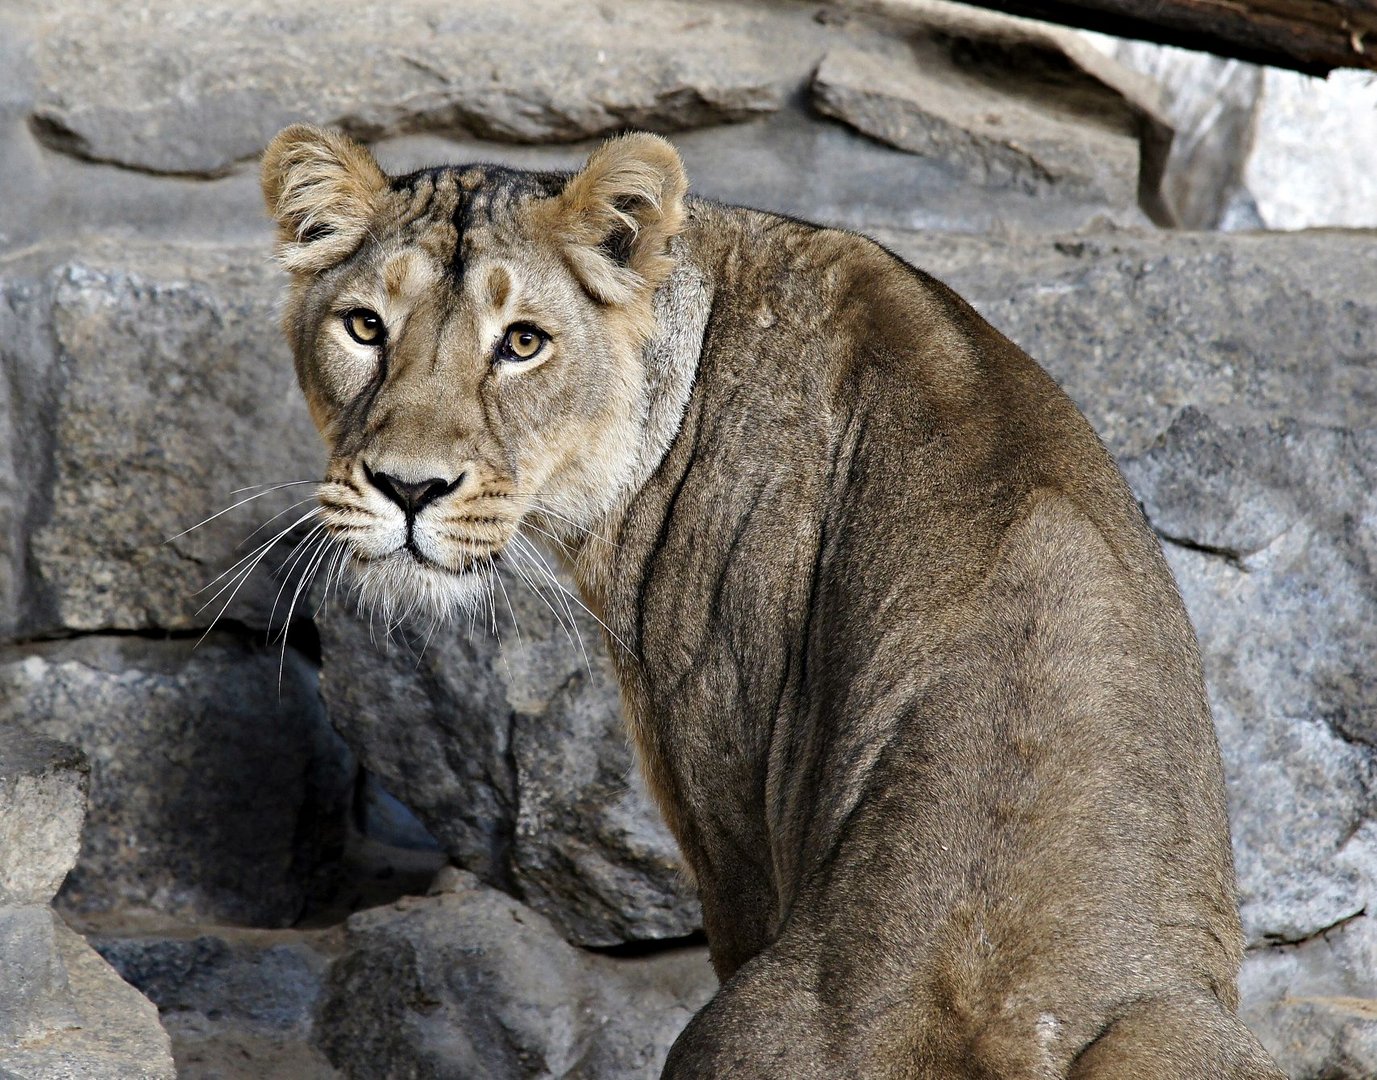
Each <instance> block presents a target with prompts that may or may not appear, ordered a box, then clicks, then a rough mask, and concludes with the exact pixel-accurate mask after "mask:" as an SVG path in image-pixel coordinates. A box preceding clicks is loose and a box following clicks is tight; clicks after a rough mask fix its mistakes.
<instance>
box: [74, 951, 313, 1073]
mask: <svg viewBox="0 0 1377 1080" xmlns="http://www.w3.org/2000/svg"><path fill="white" fill-rule="evenodd" d="M333 936H334V935H333V934H330V933H327V932H303V931H297V930H243V929H237V928H232V927H204V928H196V927H190V926H175V925H165V926H152V927H145V928H140V929H139V930H138V931H136V932H133V933H128V934H119V933H116V934H105V933H101V932H100V931H97V932H96V933H94V934H92V935H89V937H88V939H89V940H90V942H91V944H92V945H93V946H94V947H95V948H96V950H97V951H98V952H99V953H100V954H101V955H102V956H103V957H104V958H105V959H106V960H107V961H109V963H110V964H111V965H112V966H113V967H114V968H115V970H116V971H118V972H119V973H120V975H121V976H122V977H123V978H124V979H125V980H127V981H128V982H129V983H131V984H132V985H133V986H135V987H137V988H138V989H139V990H140V991H142V992H143V993H144V994H145V995H147V996H148V998H149V999H150V1000H151V1001H152V1002H153V1003H154V1004H155V1005H157V1006H158V1008H159V1010H160V1011H161V1013H162V1017H163V1024H164V1026H165V1027H166V1028H167V1030H168V1033H169V1034H170V1035H171V1037H172V1050H173V1055H174V1057H175V1058H176V1062H177V1074H178V1077H179V1078H180V1080H196V1078H200V1077H204V1078H206V1080H211V1078H216V1080H240V1078H242V1080H259V1078H261V1077H268V1076H282V1077H291V1078H292V1080H325V1078H328V1077H331V1076H335V1075H337V1074H336V1073H335V1070H334V1069H333V1068H332V1067H331V1066H330V1065H329V1063H328V1062H327V1061H326V1060H325V1058H324V1056H323V1055H322V1054H321V1053H320V1051H319V1050H317V1049H315V1048H314V1046H312V1044H311V1042H310V1034H311V1029H312V1026H313V1020H314V1013H315V1008H316V1006H317V1004H318V1002H319V999H320V996H321V991H322V985H323V981H324V978H325V975H326V972H327V970H328V967H329V963H330V960H331V959H332V958H333V951H334V950H333Z"/></svg>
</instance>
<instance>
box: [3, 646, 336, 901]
mask: <svg viewBox="0 0 1377 1080" xmlns="http://www.w3.org/2000/svg"><path fill="white" fill-rule="evenodd" d="M193 644H194V642H192V641H176V642H153V641H146V640H143V639H139V638H116V639H109V638H104V639H102V638H86V639H79V640H75V641H70V642H59V643H53V644H48V645H30V646H21V647H17V648H12V649H9V650H6V651H4V653H3V654H0V721H3V722H5V723H11V724H18V725H19V726H21V727H24V728H26V729H28V730H31V731H36V732H41V733H43V734H45V735H49V736H53V737H59V738H62V739H64V740H66V741H69V742H72V743H74V744H75V745H77V746H79V747H81V748H82V749H83V750H84V751H85V752H86V755H87V756H88V758H89V759H90V762H91V773H92V775H91V808H90V814H89V817H88V819H87V822H86V828H85V831H84V834H83V837H82V851H81V857H80V860H79V861H78V863H77V866H76V868H75V869H74V870H73V871H72V873H71V874H70V875H69V876H68V879H67V883H66V885H65V886H64V887H63V891H62V893H61V894H60V897H61V902H62V904H63V906H64V907H65V908H66V909H67V910H70V911H80V912H88V911H100V910H107V909H110V908H113V907H134V908H151V909H155V910H161V911H172V912H184V913H187V914H193V915H207V916H215V917H219V918H223V919H227V920H231V921H243V922H250V923H263V924H269V925H272V924H278V923H282V922H287V921H290V920H291V919H293V918H294V917H295V916H296V915H297V914H298V913H299V911H300V910H301V907H302V904H303V903H304V901H305V899H306V896H307V894H308V891H309V889H310V887H311V884H312V880H313V875H314V874H315V873H316V872H317V868H318V867H319V866H320V864H321V861H322V859H323V858H325V857H326V856H328V855H329V854H330V850H329V845H330V844H331V843H332V842H333V841H332V839H331V837H332V833H333V832H334V831H335V830H336V829H340V828H342V821H341V819H342V815H343V812H344V807H345V798H346V796H347V793H348V791H349V789H350V785H351V764H350V761H349V759H348V757H347V754H346V753H345V752H344V750H343V748H342V746H340V745H339V743H338V741H337V740H336V739H335V738H334V736H333V733H331V732H330V730H329V727H328V724H326V722H325V719H324V716H323V714H322V712H321V709H320V704H319V699H318V698H317V695H316V686H315V676H314V672H313V671H311V670H310V668H309V667H308V665H306V664H305V663H304V662H303V661H302V660H301V658H300V657H299V656H298V655H297V654H296V653H295V652H294V651H292V650H288V652H287V654H286V660H285V664H284V666H283V667H282V669H281V683H280V688H279V681H278V680H279V654H278V653H277V652H276V651H269V650H263V649H258V648H254V647H251V646H247V645H243V644H241V643H239V642H237V641H236V640H234V639H231V638H226V637H222V636H216V637H213V638H211V639H210V640H208V641H207V642H206V643H205V644H203V645H202V646H201V647H200V648H199V649H195V650H193V648H192V646H193Z"/></svg>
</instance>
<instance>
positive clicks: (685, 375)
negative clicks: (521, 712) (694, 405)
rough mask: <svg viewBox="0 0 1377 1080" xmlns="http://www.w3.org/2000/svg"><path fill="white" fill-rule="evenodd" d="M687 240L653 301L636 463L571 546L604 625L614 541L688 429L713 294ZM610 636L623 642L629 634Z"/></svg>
mask: <svg viewBox="0 0 1377 1080" xmlns="http://www.w3.org/2000/svg"><path fill="white" fill-rule="evenodd" d="M690 216H691V217H692V216H693V215H692V213H691V215H690ZM690 237H691V233H690V236H689V237H685V236H681V237H678V238H676V239H675V242H674V245H673V248H672V250H673V253H674V256H675V267H674V270H673V272H672V273H671V274H670V276H669V278H668V279H667V280H666V281H665V283H664V284H663V285H662V286H661V287H660V289H659V290H658V291H657V292H656V295H655V322H656V330H655V333H654V335H653V336H652V337H651V338H650V340H649V341H647V342H646V345H645V348H644V351H643V353H642V361H643V363H644V365H645V371H646V392H645V397H644V401H643V409H642V415H641V432H640V437H639V439H638V440H637V452H636V456H635V458H634V460H633V461H632V462H631V464H630V468H629V469H628V470H627V473H626V475H625V477H624V480H623V482H622V490H621V491H620V493H619V495H618V497H617V498H616V499H615V500H614V501H613V503H612V505H611V507H610V509H609V510H608V511H607V512H606V513H605V514H604V515H603V516H602V518H601V520H599V521H598V522H596V523H595V524H594V525H593V526H592V527H591V528H590V529H588V530H587V531H586V532H585V533H584V534H583V535H582V536H579V537H575V538H572V543H571V544H570V545H569V547H570V549H571V550H572V551H573V552H574V553H575V557H574V558H573V559H572V560H571V561H570V563H569V565H570V569H571V570H572V572H573V574H574V578H575V580H576V581H577V583H578V585H579V588H580V591H581V592H582V593H583V594H584V597H585V599H586V600H587V601H588V602H589V603H590V604H591V605H592V607H593V609H594V611H596V612H597V613H598V615H599V618H605V617H606V613H607V611H608V610H609V607H610V606H611V605H610V600H611V591H612V589H613V587H614V584H615V582H614V575H615V573H616V570H615V564H616V562H617V560H616V558H615V552H616V546H617V543H618V541H617V539H616V538H617V537H618V536H619V534H620V533H621V531H622V526H623V522H624V520H625V517H626V514H627V512H628V509H629V507H630V506H631V504H632V503H633V502H634V500H635V498H636V495H637V494H638V493H639V492H640V491H641V489H642V488H643V487H644V485H645V483H646V481H648V480H649V479H650V477H651V476H652V475H653V474H654V473H655V470H656V469H658V468H659V467H660V463H661V462H662V461H663V460H664V457H665V454H666V452H667V451H668V450H669V448H670V446H671V444H672V443H673V442H674V439H675V438H676V436H677V435H678V434H679V431H680V429H681V428H682V426H683V423H684V415H685V411H686V410H687V408H688V403H689V397H690V395H691V393H692V391H693V384H694V380H695V378H696V376H697V372H698V363H699V357H700V354H701V351H702V346H703V339H704V335H705V333H706V330H707V325H708V318H709V315H710V314H711V312H712V302H713V290H712V286H711V284H710V283H709V280H708V276H707V275H706V274H705V273H704V271H703V268H702V267H701V266H700V265H699V261H698V259H699V255H698V252H697V251H696V250H695V245H694V244H693V243H692V240H691V238H690ZM609 629H611V632H612V633H613V634H616V635H617V636H619V637H623V638H624V636H625V630H623V631H618V630H617V629H616V628H609Z"/></svg>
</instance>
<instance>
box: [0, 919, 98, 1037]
mask: <svg viewBox="0 0 1377 1080" xmlns="http://www.w3.org/2000/svg"><path fill="white" fill-rule="evenodd" d="M58 925H59V924H58V920H57V916H56V915H55V914H53V911H52V909H51V908H49V907H48V906H46V905H44V904H29V905H27V906H24V907H18V906H15V907H9V906H6V907H0V971H3V972H4V973H5V984H4V985H5V991H4V993H3V994H0V1046H7V1045H11V1046H12V1045H23V1044H25V1043H31V1042H40V1041H42V1040H43V1039H44V1038H46V1037H47V1036H49V1035H51V1034H52V1033H53V1032H56V1031H61V1030H64V1029H66V1028H70V1027H75V1026H77V1025H78V1024H79V1023H80V1018H79V1017H78V1016H77V1011H76V1008H75V1006H74V1005H73V1003H72V988H71V986H70V985H69V984H68V982H67V968H66V966H65V965H64V964H63V963H62V956H61V954H60V953H59V952H58V948H57V932H58Z"/></svg>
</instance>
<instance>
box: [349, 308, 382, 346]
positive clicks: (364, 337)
mask: <svg viewBox="0 0 1377 1080" xmlns="http://www.w3.org/2000/svg"><path fill="white" fill-rule="evenodd" d="M344 329H346V330H347V331H349V336H350V337H351V338H353V339H354V340H355V341H357V342H358V343H359V344H360V345H374V346H378V345H381V344H382V343H383V341H384V340H385V339H386V337H387V327H386V326H384V325H383V321H382V316H381V315H379V314H378V313H377V312H376V311H369V310H368V308H354V309H353V310H352V311H347V312H345V314H344Z"/></svg>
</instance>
